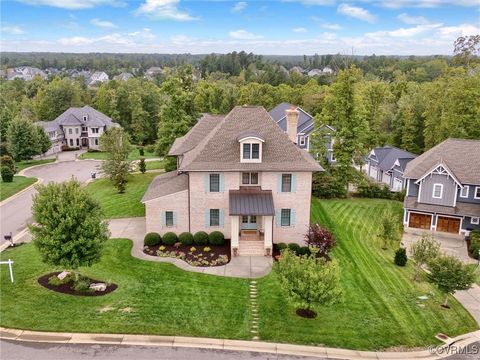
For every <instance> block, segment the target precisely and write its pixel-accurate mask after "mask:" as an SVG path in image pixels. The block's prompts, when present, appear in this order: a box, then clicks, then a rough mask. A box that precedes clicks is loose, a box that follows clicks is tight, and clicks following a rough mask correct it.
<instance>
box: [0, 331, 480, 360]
mask: <svg viewBox="0 0 480 360" xmlns="http://www.w3.org/2000/svg"><path fill="white" fill-rule="evenodd" d="M0 339H4V340H15V341H28V342H37V343H63V344H110V345H134V346H156V347H171V348H178V347H184V348H197V349H216V350H228V351H248V352H259V353H270V354H276V355H295V356H311V357H321V358H327V359H351V360H358V359H375V360H393V359H397V360H399V359H432V360H433V359H441V358H443V357H446V356H449V355H452V353H453V352H452V353H448V351H447V348H448V345H444V346H439V347H437V348H436V349H437V354H432V353H431V352H430V351H429V350H422V351H405V352H381V351H357V350H347V349H336V348H327V347H319V346H305V345H293V344H279V343H269V342H263V341H247V340H228V339H212V338H196V337H183V336H159V335H131V334H98V333H97V334H89V333H57V332H41V331H28V330H20V329H9V328H4V327H0ZM455 339H456V340H455ZM455 339H454V343H455V345H457V346H467V345H470V344H472V343H474V342H477V341H480V331H475V332H472V333H468V334H464V335H460V336H458V337H456V338H455Z"/></svg>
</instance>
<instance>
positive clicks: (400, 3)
mask: <svg viewBox="0 0 480 360" xmlns="http://www.w3.org/2000/svg"><path fill="white" fill-rule="evenodd" d="M378 3H379V4H380V5H382V6H384V7H386V8H391V9H400V8H404V7H415V8H437V7H441V6H447V5H453V6H464V7H478V0H385V1H382V0H380V1H378Z"/></svg>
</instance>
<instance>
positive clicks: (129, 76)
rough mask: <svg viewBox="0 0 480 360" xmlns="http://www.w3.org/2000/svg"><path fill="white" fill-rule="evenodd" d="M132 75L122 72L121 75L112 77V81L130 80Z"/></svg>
mask: <svg viewBox="0 0 480 360" xmlns="http://www.w3.org/2000/svg"><path fill="white" fill-rule="evenodd" d="M133 77H134V76H133V74H132V73H129V72H122V73H121V74H118V75H117V76H114V77H113V80H117V81H127V80H128V79H130V78H133Z"/></svg>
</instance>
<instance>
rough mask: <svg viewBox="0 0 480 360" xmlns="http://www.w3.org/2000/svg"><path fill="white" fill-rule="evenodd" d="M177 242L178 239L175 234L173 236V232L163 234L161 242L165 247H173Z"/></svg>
mask: <svg viewBox="0 0 480 360" xmlns="http://www.w3.org/2000/svg"><path fill="white" fill-rule="evenodd" d="M177 241H178V237H177V234H175V233H174V232H167V233H165V234H163V238H162V242H163V243H164V244H165V245H173V244H175V243H176V242H177Z"/></svg>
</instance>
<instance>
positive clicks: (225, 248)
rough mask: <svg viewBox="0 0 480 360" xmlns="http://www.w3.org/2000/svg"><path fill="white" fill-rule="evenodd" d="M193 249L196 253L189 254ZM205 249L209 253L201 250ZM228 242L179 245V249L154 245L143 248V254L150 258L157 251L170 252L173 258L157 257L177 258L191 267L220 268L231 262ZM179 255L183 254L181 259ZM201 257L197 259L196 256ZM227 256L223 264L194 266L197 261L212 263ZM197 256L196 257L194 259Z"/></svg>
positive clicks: (172, 246) (171, 246)
mask: <svg viewBox="0 0 480 360" xmlns="http://www.w3.org/2000/svg"><path fill="white" fill-rule="evenodd" d="M161 246H163V247H165V249H164V250H159V248H160V247H161ZM192 247H194V248H195V249H196V251H194V252H193V253H191V251H190V249H191V248H192ZM205 247H209V248H210V249H211V251H209V252H205V251H203V249H204V248H205ZM230 249H231V248H230V240H225V243H224V244H223V245H195V244H193V245H181V246H179V247H175V246H174V245H164V244H160V245H154V246H148V249H147V248H146V247H144V248H143V252H144V253H145V254H147V255H150V256H159V255H158V254H157V251H159V252H162V253H170V252H175V254H174V255H173V256H159V257H172V258H177V259H181V260H184V261H185V262H187V263H188V264H190V265H192V266H198V267H211V266H222V265H225V264H228V263H229V262H230V260H231V250H230ZM181 254H184V255H183V256H184V257H183V258H181V257H180V256H182V255H181ZM200 254H201V256H200V257H199V256H198V255H200ZM222 255H223V256H227V257H228V261H227V262H225V263H223V264H209V265H206V264H195V262H198V260H199V259H205V260H208V261H209V262H214V261H215V260H217V259H218V258H219V257H220V256H222ZM195 256H197V257H195Z"/></svg>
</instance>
